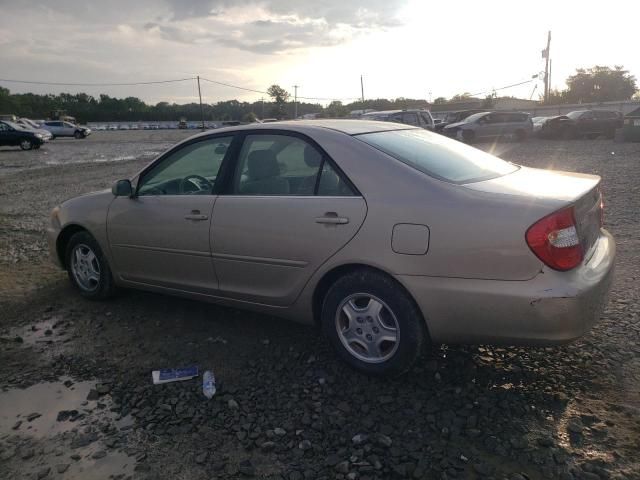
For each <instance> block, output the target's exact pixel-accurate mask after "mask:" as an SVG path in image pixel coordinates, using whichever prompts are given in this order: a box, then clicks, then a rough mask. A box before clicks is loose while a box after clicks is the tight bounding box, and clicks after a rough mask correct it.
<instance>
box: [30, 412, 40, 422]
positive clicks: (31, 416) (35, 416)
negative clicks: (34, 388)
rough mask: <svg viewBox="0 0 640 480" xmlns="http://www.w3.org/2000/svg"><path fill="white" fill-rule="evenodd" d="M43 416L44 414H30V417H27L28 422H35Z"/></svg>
mask: <svg viewBox="0 0 640 480" xmlns="http://www.w3.org/2000/svg"><path fill="white" fill-rule="evenodd" d="M41 416H42V414H41V413H38V412H33V413H30V414H29V415H27V421H28V422H33V421H34V420H35V419H36V418H40V417H41Z"/></svg>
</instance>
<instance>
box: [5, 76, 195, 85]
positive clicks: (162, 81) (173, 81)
mask: <svg viewBox="0 0 640 480" xmlns="http://www.w3.org/2000/svg"><path fill="white" fill-rule="evenodd" d="M195 79H196V77H189V78H176V79H174V80H156V81H153V82H124V83H65V82H36V81H31V80H13V79H8V78H0V82H8V83H27V84H29V85H60V86H72V87H114V86H131V85H155V84H159V83H176V82H186V81H187V80H195Z"/></svg>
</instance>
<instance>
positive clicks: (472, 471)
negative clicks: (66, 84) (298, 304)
mask: <svg viewBox="0 0 640 480" xmlns="http://www.w3.org/2000/svg"><path fill="white" fill-rule="evenodd" d="M185 135H186V134H185V132H173V131H171V132H97V133H95V134H94V135H92V136H91V137H89V138H88V139H87V140H85V141H80V140H56V141H54V142H52V143H51V144H50V145H47V146H45V147H43V149H41V150H40V151H33V152H21V151H18V150H9V149H0V199H1V202H0V303H1V305H0V307H1V309H0V312H1V313H0V387H1V388H2V391H0V478H67V479H75V478H78V479H80V478H82V479H86V478H128V477H133V478H172V479H173V478H178V479H211V478H248V477H251V476H255V477H258V478H274V479H276V478H277V479H287V480H294V479H316V478H327V479H329V478H339V479H387V478H414V479H422V478H425V479H448V478H471V479H473V478H495V479H510V480H522V479H530V480H535V479H556V478H558V479H586V480H591V479H593V480H597V479H609V478H613V479H638V478H640V459H639V457H638V453H639V452H640V325H639V322H638V316H639V313H640V301H639V300H640V298H639V297H640V295H639V291H638V290H639V288H640V284H639V282H638V275H639V274H638V272H640V259H639V258H638V256H637V252H638V251H639V247H640V245H639V238H640V225H639V223H640V214H639V213H638V212H640V188H639V187H638V181H637V179H638V178H640V144H623V143H614V142H612V141H605V140H602V141H566V142H554V141H533V140H532V141H529V142H526V143H523V144H511V143H508V144H502V145H497V146H495V147H494V146H491V145H481V147H482V148H485V149H489V150H493V151H494V152H495V153H497V154H498V155H500V156H501V157H503V158H505V159H508V160H511V161H514V162H516V163H521V164H524V165H528V166H534V167H541V168H556V169H562V170H570V171H580V172H587V173H597V174H599V175H601V176H602V177H603V187H604V193H605V202H606V223H607V227H608V228H609V229H610V230H611V231H612V233H613V234H614V235H615V237H616V240H617V243H618V249H619V250H618V252H619V257H618V265H617V271H616V279H615V284H614V287H613V290H612V294H611V298H610V301H609V304H608V306H607V308H606V309H605V311H604V313H603V316H602V320H601V321H600V323H598V324H597V325H596V326H595V328H594V329H593V330H592V331H591V332H590V333H589V334H587V335H586V336H585V337H584V338H583V339H581V340H579V341H576V342H574V343H572V344H570V345H567V346H564V347H557V348H495V347H487V346H465V347H459V346H455V347H454V346H437V347H436V348H435V349H434V351H433V353H432V354H430V355H429V356H428V357H425V358H424V359H423V360H422V361H421V362H419V364H418V365H417V366H416V367H415V368H414V369H413V371H412V372H410V374H408V375H406V376H404V377H402V378H400V379H395V380H380V379H372V378H367V377H365V376H362V375H360V374H358V373H355V372H353V371H351V370H349V369H348V368H346V367H345V366H344V365H343V364H342V363H341V362H339V361H338V360H337V358H336V357H335V356H334V355H333V353H332V352H331V351H330V350H329V348H328V346H327V345H326V343H325V342H324V341H323V340H322V339H319V336H318V332H317V331H316V330H314V329H313V328H310V327H305V326H301V325H296V324H292V323H289V322H285V321H283V320H279V319H275V318H268V317H264V316H260V315H256V314H252V313H247V312H244V311H240V310H234V309H228V308H222V307H218V306H215V305H209V304H204V303H198V302H193V301H188V300H182V299H177V298H171V297H165V296H160V295H154V294H150V293H143V292H134V291H126V292H123V293H121V294H120V295H119V296H118V297H117V298H116V299H115V300H113V301H110V302H106V303H92V302H88V301H84V300H82V299H81V298H80V297H79V296H78V295H77V294H75V293H74V292H73V291H72V289H71V287H70V285H69V283H68V281H67V279H66V277H65V274H64V273H63V272H59V271H57V270H56V269H55V268H53V267H52V266H51V265H50V264H49V262H48V260H47V258H46V248H45V242H44V233H43V232H44V228H45V225H46V223H47V221H48V217H47V216H48V211H49V210H50V208H51V207H53V206H54V205H55V204H57V203H59V202H60V201H62V200H64V199H65V198H68V197H71V196H74V195H77V194H80V193H83V192H87V191H90V190H96V189H100V188H106V187H108V186H109V185H111V183H112V181H113V180H115V179H117V178H121V177H126V176H128V175H130V174H132V173H134V172H135V171H137V170H138V169H140V168H141V167H142V166H144V164H145V163H146V162H147V161H148V160H149V157H152V156H153V155H155V154H156V152H159V151H162V150H164V149H165V148H167V147H168V146H170V145H171V144H172V143H174V142H175V141H177V140H179V139H180V138H182V137H184V136H185ZM132 157H133V159H132ZM186 365H198V366H199V367H200V368H201V370H205V369H212V370H213V371H214V372H215V374H216V377H217V379H218V392H217V394H216V396H215V397H214V398H213V399H212V400H210V401H207V400H206V399H205V397H204V396H203V395H202V393H201V390H200V383H199V381H198V380H191V381H186V382H180V383H174V384H166V385H156V386H154V385H152V384H151V375H150V371H151V370H152V369H157V368H166V367H175V366H186Z"/></svg>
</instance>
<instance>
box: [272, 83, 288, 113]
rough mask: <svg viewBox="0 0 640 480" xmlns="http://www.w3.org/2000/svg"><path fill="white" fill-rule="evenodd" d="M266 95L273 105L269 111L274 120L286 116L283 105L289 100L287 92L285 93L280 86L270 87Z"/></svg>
mask: <svg viewBox="0 0 640 480" xmlns="http://www.w3.org/2000/svg"><path fill="white" fill-rule="evenodd" d="M267 95H269V96H270V97H271V99H272V100H273V102H274V103H275V105H274V107H273V108H272V110H271V112H272V115H273V116H274V117H276V118H285V117H286V115H287V113H286V110H285V105H286V103H287V101H288V100H289V97H291V95H290V94H289V92H287V91H286V90H285V89H284V88H282V87H281V86H280V85H271V86H270V87H269V88H268V89H267Z"/></svg>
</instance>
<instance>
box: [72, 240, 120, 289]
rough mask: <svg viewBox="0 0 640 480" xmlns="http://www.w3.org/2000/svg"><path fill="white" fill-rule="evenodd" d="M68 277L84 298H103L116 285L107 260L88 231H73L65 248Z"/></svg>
mask: <svg viewBox="0 0 640 480" xmlns="http://www.w3.org/2000/svg"><path fill="white" fill-rule="evenodd" d="M64 258H65V265H66V267H67V273H68V274H69V279H70V280H71V283H72V284H73V286H74V287H76V289H77V290H78V291H79V292H80V295H82V296H83V297H85V298H88V299H90V300H103V299H106V298H109V297H111V296H113V294H114V293H115V290H116V287H115V284H114V282H113V276H112V274H111V268H110V267H109V262H108V261H107V259H106V257H105V256H104V254H103V253H102V249H101V248H100V245H98V242H97V241H96V240H95V238H93V236H92V235H91V234H90V233H89V232H78V233H75V234H74V235H73V236H72V237H71V238H70V239H69V243H68V244H67V247H66V250H65V257H64Z"/></svg>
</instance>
